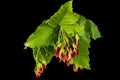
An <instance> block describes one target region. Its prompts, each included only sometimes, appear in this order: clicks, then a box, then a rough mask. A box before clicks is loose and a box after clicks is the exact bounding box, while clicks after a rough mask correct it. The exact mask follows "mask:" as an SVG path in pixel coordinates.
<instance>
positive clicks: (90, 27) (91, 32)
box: [85, 20, 101, 40]
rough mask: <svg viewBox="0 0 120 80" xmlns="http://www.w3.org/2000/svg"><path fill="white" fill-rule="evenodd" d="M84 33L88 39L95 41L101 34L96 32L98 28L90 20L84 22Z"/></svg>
mask: <svg viewBox="0 0 120 80" xmlns="http://www.w3.org/2000/svg"><path fill="white" fill-rule="evenodd" d="M85 27H86V33H87V35H88V36H89V37H92V39H94V40H96V39H97V38H100V37H101V34H100V32H99V30H98V26H97V25H96V24H95V23H94V22H93V21H91V20H87V21H86V26H85Z"/></svg>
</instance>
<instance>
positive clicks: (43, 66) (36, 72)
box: [35, 64, 46, 78]
mask: <svg viewBox="0 0 120 80" xmlns="http://www.w3.org/2000/svg"><path fill="white" fill-rule="evenodd" d="M45 69H46V65H44V64H42V67H41V68H40V69H38V70H36V71H35V75H36V77H37V78H39V77H40V76H41V74H42V73H43V72H44V70H45Z"/></svg>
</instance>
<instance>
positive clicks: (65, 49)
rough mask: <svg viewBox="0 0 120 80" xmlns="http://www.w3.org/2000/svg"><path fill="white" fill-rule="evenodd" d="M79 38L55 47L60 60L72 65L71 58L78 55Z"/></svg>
mask: <svg viewBox="0 0 120 80" xmlns="http://www.w3.org/2000/svg"><path fill="white" fill-rule="evenodd" d="M78 45H79V40H78V39H76V41H75V42H72V43H69V44H68V43H66V44H64V45H60V44H58V45H57V46H56V48H55V56H56V58H59V59H60V60H59V62H61V61H63V62H64V63H66V65H67V66H70V60H71V59H72V58H73V57H74V56H76V55H77V54H78V53H79V52H78Z"/></svg>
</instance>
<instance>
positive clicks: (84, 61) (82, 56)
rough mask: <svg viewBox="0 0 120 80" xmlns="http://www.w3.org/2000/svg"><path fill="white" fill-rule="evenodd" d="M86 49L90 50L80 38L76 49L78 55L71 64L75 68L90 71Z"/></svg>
mask: <svg viewBox="0 0 120 80" xmlns="http://www.w3.org/2000/svg"><path fill="white" fill-rule="evenodd" d="M88 48H90V45H89V44H88V43H87V42H86V40H84V39H83V37H80V45H79V47H78V49H79V54H78V55H76V56H75V57H74V58H73V60H72V61H71V64H75V66H76V67H77V68H79V67H80V68H85V69H90V64H89V61H90V59H89V50H88Z"/></svg>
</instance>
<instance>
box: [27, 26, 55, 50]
mask: <svg viewBox="0 0 120 80" xmlns="http://www.w3.org/2000/svg"><path fill="white" fill-rule="evenodd" d="M53 33H54V31H53V29H52V28H50V26H49V25H47V24H42V25H40V26H38V28H37V29H36V31H35V32H33V33H32V34H31V35H30V36H29V38H28V39H27V42H26V43H25V46H26V47H30V48H35V47H42V46H48V45H49V43H50V41H51V39H52V37H51V36H52V35H53Z"/></svg>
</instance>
